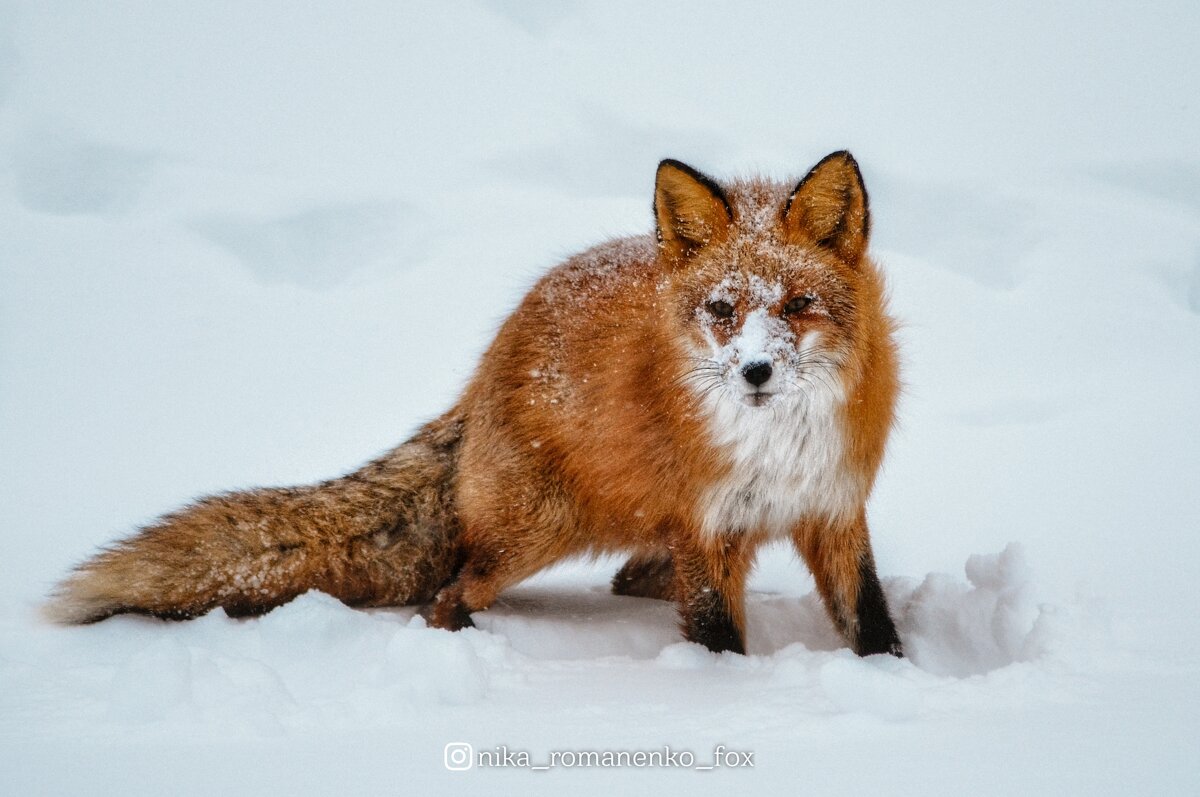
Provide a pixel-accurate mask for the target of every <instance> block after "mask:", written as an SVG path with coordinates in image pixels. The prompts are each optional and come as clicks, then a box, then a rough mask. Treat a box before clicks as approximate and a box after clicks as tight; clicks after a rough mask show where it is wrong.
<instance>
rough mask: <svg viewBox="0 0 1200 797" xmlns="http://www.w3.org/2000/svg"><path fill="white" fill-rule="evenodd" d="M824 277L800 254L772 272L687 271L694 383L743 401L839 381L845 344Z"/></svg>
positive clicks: (760, 403)
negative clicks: (689, 276)
mask: <svg viewBox="0 0 1200 797" xmlns="http://www.w3.org/2000/svg"><path fill="white" fill-rule="evenodd" d="M806 266H807V267H806ZM717 276H719V277H720V279H719V280H718V279H715V277H717ZM825 281H826V280H824V279H821V274H820V267H819V265H818V264H815V263H813V264H807V263H804V262H803V261H802V262H801V263H799V264H797V265H796V266H794V267H791V268H785V269H780V270H778V271H777V272H776V273H775V274H774V275H769V274H768V275H764V274H762V273H756V271H748V270H747V271H741V270H739V271H732V272H729V271H726V272H724V273H720V272H718V273H716V274H710V275H706V274H705V273H704V272H700V273H698V274H695V275H693V278H692V279H689V280H688V282H689V283H692V284H690V285H689V286H688V289H687V290H685V291H684V294H685V296H686V298H685V299H684V303H685V305H690V308H686V307H685V309H684V312H688V311H689V310H690V314H691V315H692V323H691V324H690V328H691V334H690V336H689V340H688V348H689V350H690V351H689V355H690V358H691V366H692V369H691V371H690V376H691V382H692V384H693V386H694V387H695V388H696V389H698V390H700V391H702V392H704V393H706V394H712V393H716V394H718V396H719V397H721V398H725V399H727V400H730V401H734V402H737V403H739V404H742V405H745V406H748V407H766V406H769V405H771V404H772V403H774V402H776V401H778V400H781V399H783V400H786V399H788V398H789V397H790V398H793V399H795V398H800V397H803V396H804V395H806V394H811V393H812V392H814V391H817V392H825V391H827V390H829V389H831V388H836V387H838V385H836V384H835V383H836V382H837V380H838V376H837V373H836V371H837V368H838V366H839V365H840V364H841V363H842V361H843V360H844V359H845V351H844V348H843V346H842V345H841V344H840V343H839V341H840V340H841V337H842V335H841V332H840V329H839V325H838V324H837V323H836V321H835V320H834V317H833V315H832V312H831V308H830V306H829V305H828V303H827V301H826V299H825V297H826V295H827V292H826V291H824V290H822V283H823V282H825ZM710 397H711V396H710Z"/></svg>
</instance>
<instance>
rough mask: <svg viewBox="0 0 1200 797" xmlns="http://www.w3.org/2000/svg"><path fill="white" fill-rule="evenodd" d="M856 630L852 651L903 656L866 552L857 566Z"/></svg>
mask: <svg viewBox="0 0 1200 797" xmlns="http://www.w3.org/2000/svg"><path fill="white" fill-rule="evenodd" d="M857 613H858V617H857V620H858V623H857V625H858V633H857V634H856V637H857V639H856V640H855V644H854V652H855V653H857V654H858V655H860V656H870V655H871V654H873V653H890V654H892V655H893V656H901V657H902V656H904V651H903V649H902V648H901V646H900V637H899V636H897V635H896V626H895V624H893V623H892V616H891V615H890V614H889V613H888V607H887V600H886V599H885V598H884V596H883V587H882V586H880V584H879V576H878V575H877V574H876V573H875V559H874V557H872V556H870V555H869V554H868V555H867V556H865V557H863V560H862V563H861V564H860V565H859V568H858V612H857Z"/></svg>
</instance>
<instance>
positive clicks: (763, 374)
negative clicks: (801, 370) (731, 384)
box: [742, 360, 772, 388]
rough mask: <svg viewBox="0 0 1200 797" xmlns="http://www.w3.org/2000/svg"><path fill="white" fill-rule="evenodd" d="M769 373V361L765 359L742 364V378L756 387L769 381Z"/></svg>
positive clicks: (770, 371)
mask: <svg viewBox="0 0 1200 797" xmlns="http://www.w3.org/2000/svg"><path fill="white" fill-rule="evenodd" d="M771 373H772V368H771V363H770V362H769V361H767V360H758V361H756V362H751V363H747V364H746V365H743V366H742V378H743V379H745V380H746V381H747V382H749V383H750V384H751V385H753V386H754V387H756V388H760V387H762V386H763V385H765V384H766V383H767V382H769V381H770V379H771Z"/></svg>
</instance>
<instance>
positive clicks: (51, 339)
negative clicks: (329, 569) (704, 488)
mask: <svg viewBox="0 0 1200 797" xmlns="http://www.w3.org/2000/svg"><path fill="white" fill-rule="evenodd" d="M902 5H903V4H886V3H877V4H875V5H866V4H855V3H850V4H827V6H828V7H827V8H822V9H805V8H800V7H799V4H787V3H781V4H779V5H767V4H742V5H738V6H731V5H729V4H722V5H717V4H712V5H702V4H696V3H672V4H642V3H615V2H612V0H597V1H596V2H586V3H578V4H567V3H558V2H552V1H547V2H516V1H515V0H514V2H500V1H499V0H497V1H495V2H483V1H482V0H480V1H479V2H473V3H455V4H436V5H435V4H429V5H418V4H401V3H390V2H381V3H367V2H359V3H353V4H344V3H320V4H318V3H307V2H306V3H285V2H278V3H266V2H256V3H252V4H245V3H237V2H229V3H193V4H184V3H152V2H142V3H117V2H110V3H103V4H100V3H65V2H48V3H24V4H22V3H16V4H10V3H6V4H3V5H0V484H2V485H3V487H2V488H0V534H2V535H3V541H4V547H3V556H2V557H0V576H2V577H0V687H2V688H0V782H2V783H3V784H4V786H3V787H2V789H3V791H4V793H5V794H22V795H24V794H66V793H86V794H163V793H172V794H198V795H207V794H214V793H227V794H306V793H338V794H343V793H346V794H349V793H370V794H406V793H413V794H425V793H439V792H447V793H449V792H452V791H455V792H457V791H465V790H471V791H477V790H486V791H491V792H500V793H522V794H523V793H530V792H534V791H545V792H549V793H559V792H570V793H582V794H590V793H608V792H609V791H610V790H611V789H614V788H616V789H620V790H622V791H626V790H629V791H634V792H637V791H647V790H650V789H656V790H670V791H684V790H686V791H688V792H692V793H708V792H717V791H722V792H725V791H728V790H730V789H743V788H750V789H754V790H761V789H763V788H767V787H769V788H770V789H771V790H772V791H776V792H783V791H785V790H786V791H787V792H791V793H813V794H824V793H848V792H858V791H862V790H863V789H867V788H874V789H876V790H878V791H884V792H898V793H913V792H922V793H954V794H964V793H965V794H974V793H988V794H1013V793H1045V794H1061V793H1113V794H1118V793H1119V794H1129V793H1153V794H1165V793H1177V794H1195V793H1196V792H1197V790H1200V752H1198V751H1200V719H1198V718H1197V714H1198V711H1200V685H1198V676H1200V642H1198V641H1197V640H1198V639H1200V618H1198V613H1197V612H1196V610H1195V609H1194V608H1193V605H1194V602H1195V601H1196V599H1197V593H1198V589H1197V586H1196V584H1197V573H1198V572H1200V541H1198V537H1197V535H1198V534H1200V490H1198V489H1197V484H1198V482H1200V454H1198V451H1200V99H1198V97H1200V94H1197V90H1196V87H1197V82H1198V80H1200V50H1198V49H1197V48H1196V45H1195V42H1196V38H1197V36H1198V35H1200V6H1198V5H1197V4H1195V3H1192V2H1178V3H1153V4H1144V3H1143V4H1119V3H1104V4H1083V3H1061V4H1046V3H1038V2H1020V1H1018V2H1009V3H1003V4H1000V3H996V4H989V5H986V6H985V5H983V4H980V6H979V7H973V6H974V5H975V4H963V3H959V2H931V3H927V4H925V7H924V8H922V9H920V10H913V9H911V8H902V7H901V6H902ZM841 148H849V149H851V150H852V151H853V152H854V153H855V154H856V156H857V157H858V159H859V161H860V163H861V164H862V166H863V169H864V172H865V175H866V179H867V185H868V188H869V189H870V191H871V195H872V199H873V209H874V215H875V220H876V235H875V238H874V250H875V252H876V254H877V256H878V259H879V260H880V261H881V262H882V263H883V264H884V266H885V267H886V269H887V271H888V273H889V275H890V278H891V282H892V286H893V305H894V309H895V311H896V313H897V314H898V315H899V316H900V317H901V318H902V319H903V320H904V322H905V328H904V332H903V341H904V355H905V363H906V368H905V377H906V383H907V390H906V394H905V398H904V403H903V407H902V426H901V429H900V430H899V432H898V434H897V435H896V437H895V438H894V441H893V445H892V447H891V449H890V452H889V457H888V461H887V464H886V468H885V471H884V473H883V475H882V477H881V480H880V482H879V486H878V489H877V492H876V496H875V498H874V500H873V502H872V505H871V517H872V523H873V534H874V541H875V546H876V558H877V560H878V565H879V570H880V574H881V576H882V577H883V579H884V582H885V587H886V589H887V592H888V595H889V599H890V601H891V604H892V606H893V608H894V610H895V613H896V615H897V618H898V622H899V626H900V632H901V636H902V638H903V639H904V643H905V646H906V650H907V652H908V653H909V658H908V659H906V660H903V661H899V660H895V659H891V658H886V657H875V658H872V659H870V660H861V659H857V658H855V657H854V656H853V655H851V654H850V653H849V651H847V650H846V649H844V648H842V647H840V644H839V641H838V639H837V637H836V636H835V634H834V632H833V630H832V628H831V627H830V625H829V623H828V621H827V620H826V618H825V615H824V613H823V611H822V609H821V607H820V605H819V603H818V601H817V599H816V597H815V595H814V593H813V591H812V590H813V584H812V580H811V578H810V577H809V576H808V574H807V573H806V572H805V570H804V568H803V566H802V565H800V564H799V563H798V562H797V561H796V560H795V559H794V557H793V556H792V555H791V553H790V552H789V551H788V550H786V549H784V548H782V547H781V548H779V549H773V550H771V551H769V552H768V553H767V554H766V555H765V556H764V557H763V558H762V561H761V563H760V566H759V569H758V570H757V572H756V573H755V576H754V578H753V581H752V584H751V587H752V589H753V595H752V596H751V601H750V607H749V625H750V628H749V647H750V655H748V656H745V657H740V656H733V655H714V654H711V653H708V652H707V651H705V650H703V649H700V648H698V647H696V646H694V645H690V644H687V643H684V642H682V641H681V640H680V638H679V637H678V634H677V631H676V629H675V618H674V614H673V610H672V608H671V607H670V606H669V605H668V604H665V603H660V602H655V601H647V600H641V599H634V598H621V597H615V596H612V595H610V594H608V592H607V580H608V578H609V577H610V576H611V574H612V572H613V571H614V569H615V568H616V567H617V565H618V563H617V562H613V561H606V562H598V563H594V562H574V563H568V564H566V565H564V566H562V567H559V568H556V569H555V570H553V571H550V572H547V573H545V574H542V575H541V576H539V577H537V578H535V579H534V580H532V581H531V582H528V583H527V584H526V585H523V586H521V587H519V588H517V589H514V590H511V591H510V592H508V593H506V594H505V595H504V596H503V599H502V600H501V602H500V604H499V605H498V606H496V607H495V608H494V609H492V610H491V611H489V612H487V613H484V614H481V615H479V616H478V623H479V628H478V629H475V630H468V631H465V632H462V633H459V634H449V633H445V632H441V631H437V630H433V629H427V628H425V627H424V624H423V622H422V621H421V620H420V618H419V617H416V616H415V614H414V611H413V610H412V609H398V610H377V611H370V612H364V611H355V610H351V609H348V608H345V607H343V606H342V605H341V604H339V603H337V602H336V601H334V600H332V599H330V598H327V597H325V596H322V595H318V594H310V595H307V596H304V597H302V598H300V599H298V600H296V601H295V602H294V603H292V604H290V605H288V606H286V607H284V608H282V609H279V610H277V611H276V612H274V613H272V614H269V615H267V616H265V617H262V618H260V619H252V620H241V621H234V620H230V619H228V618H226V617H224V616H223V615H220V614H219V613H218V614H213V615H209V616H207V617H205V618H202V619H200V620H197V621H195V622H192V623H184V624H168V623H161V622H157V621H151V620H145V619H137V618H118V619H114V620H111V621H107V622H105V623H102V624H99V625H96V626H92V627H87V628H74V629H63V628H57V627H51V626H48V625H46V624H45V623H44V622H43V621H42V620H40V619H39V617H38V614H37V608H38V605H39V603H40V601H41V600H42V598H43V596H44V594H45V592H46V590H47V589H48V588H49V587H50V586H51V585H52V584H53V582H54V581H56V580H57V579H58V578H59V577H61V576H62V575H63V574H64V573H65V571H66V570H67V569H68V567H69V566H70V565H71V564H73V563H75V562H77V561H78V560H80V559H81V558H83V557H84V556H86V555H87V554H88V553H89V552H90V551H91V550H93V548H94V547H95V546H97V545H99V544H101V543H104V542H106V541H109V540H111V539H113V538H115V537H117V536H119V535H122V534H125V533H128V532H129V531H131V530H132V529H134V528H135V527H136V526H137V525H139V524H140V523H143V522H145V521H147V520H149V519H150V518H152V517H154V516H155V515H157V514H158V513H160V512H162V511H164V510H167V509H169V508H172V507H174V506H176V505H178V504H180V503H182V502H183V501H185V500H187V499H189V498H191V497H194V496H196V495H199V494H202V493H205V492H211V491H215V490H220V489H226V488H231V487H237V486H248V485H256V484H281V483H292V482H303V481H309V480H313V479H317V478H321V477H325V476H329V475H333V474H336V473H339V472H341V471H344V470H346V469H348V468H350V467H352V466H354V465H355V464H357V463H358V462H360V461H363V460H365V459H367V458H368V457H369V456H371V455H373V454H374V453H376V452H378V451H380V450H382V449H384V448H387V447H389V446H390V445H392V444H393V443H394V442H396V441H398V440H400V439H402V438H403V437H404V436H406V434H407V433H408V432H409V431H411V430H412V429H413V428H414V427H415V426H416V425H417V424H418V423H420V422H421V421H422V420H424V419H426V418H429V417H432V416H433V415H436V414H437V413H438V412H439V411H440V410H442V409H443V408H445V407H446V406H447V405H448V404H449V403H450V402H451V401H452V400H453V397H454V395H455V393H456V391H457V390H458V389H459V387H460V386H461V385H462V384H463V382H464V381H465V380H466V378H467V376H468V375H469V373H470V371H471V368H472V366H473V363H474V361H475V358H476V357H477V356H478V354H479V352H480V351H481V350H482V348H483V347H484V346H485V345H486V344H487V342H488V341H489V339H490V337H491V335H492V333H493V331H494V330H495V328H496V326H497V325H498V323H499V322H500V320H501V319H503V317H504V315H505V314H506V312H507V311H508V310H509V309H511V308H512V307H513V306H514V304H515V303H516V302H517V301H518V299H519V298H520V296H521V294H522V292H523V291H524V290H525V289H526V288H527V287H528V286H529V285H530V284H531V283H532V281H533V280H534V279H535V278H536V276H537V275H538V274H539V273H540V272H541V271H543V270H544V269H546V268H548V267H549V266H551V265H553V264H554V263H555V262H557V261H558V260H560V259H561V258H562V257H563V256H565V255H568V254H570V253H572V252H574V251H577V250H579V249H581V248H583V247H585V246H588V245H590V244H592V243H595V242H597V241H599V240H601V239H603V238H604V237H606V236H610V235H619V234H627V233H637V232H645V231H647V230H648V229H649V225H650V214H649V201H650V188H651V184H652V178H653V171H654V167H655V165H656V163H657V161H658V160H659V159H660V158H662V157H667V156H670V157H675V158H680V159H682V160H685V161H687V162H690V163H692V164H693V165H695V166H697V167H699V168H702V169H705V170H707V171H709V172H711V173H713V174H715V175H718V176H721V175H731V174H735V173H745V172H749V171H761V172H763V173H768V174H771V175H777V176H784V175H793V176H798V175H799V174H802V173H803V172H804V171H805V170H806V169H807V168H808V167H809V166H810V165H811V164H812V163H814V162H815V161H816V160H817V159H818V158H820V157H821V156H822V155H824V154H825V153H827V152H829V151H831V150H835V149H841ZM453 743H467V744H471V745H473V746H474V749H475V752H476V753H477V754H478V753H480V752H483V751H491V752H493V753H496V752H497V751H498V750H499V752H500V753H501V754H502V753H503V748H506V749H507V751H508V753H509V754H510V758H509V761H510V762H514V763H515V762H519V761H520V757H519V755H518V753H519V752H521V751H526V752H528V754H529V756H530V759H531V763H533V764H543V763H547V762H549V761H550V760H551V756H552V754H554V753H555V752H556V751H557V752H560V753H561V752H564V751H568V752H569V751H583V750H594V751H600V752H602V751H606V750H611V751H614V752H615V751H637V750H642V751H657V752H658V753H659V754H660V756H661V755H662V754H663V751H664V750H665V749H666V748H669V749H670V750H672V751H673V752H674V753H675V754H676V757H675V758H674V760H675V761H676V762H686V761H687V758H686V757H682V759H681V757H680V756H679V753H680V752H681V751H686V752H688V753H690V754H691V755H693V756H694V759H695V760H694V763H695V764H697V765H703V764H708V763H711V762H712V761H713V755H714V753H713V751H714V750H715V749H716V748H717V746H718V745H724V746H725V749H727V750H730V751H738V752H751V753H753V764H754V766H753V767H746V766H743V767H741V768H738V767H733V766H731V765H730V759H729V758H728V757H726V758H723V759H722V766H720V767H718V768H717V770H715V771H692V770H690V769H689V770H688V771H683V770H684V769H687V768H686V767H684V766H679V767H674V768H671V767H659V768H649V767H642V768H635V767H629V768H625V769H604V768H581V767H578V766H576V767H570V766H567V763H568V762H569V760H570V758H569V756H559V757H558V758H557V759H556V762H557V763H558V764H559V766H557V767H556V768H554V769H553V770H551V771H518V769H517V768H514V767H508V768H505V769H503V770H500V771H497V769H496V768H488V767H483V766H479V765H477V766H475V767H474V768H473V769H472V770H470V771H465V772H459V771H450V770H448V769H447V767H446V766H445V759H444V756H445V755H446V754H447V750H446V746H447V745H448V744H453ZM453 751H454V749H453V748H451V753H453ZM734 760H735V761H736V762H738V763H744V759H742V758H741V757H737V758H735V759H734Z"/></svg>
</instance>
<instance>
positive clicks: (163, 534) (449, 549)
mask: <svg viewBox="0 0 1200 797" xmlns="http://www.w3.org/2000/svg"><path fill="white" fill-rule="evenodd" d="M461 436H462V420H461V418H460V417H458V416H457V415H456V413H455V412H453V411H452V412H451V413H448V414H447V415H445V416H443V417H442V418H439V419H438V420H436V421H433V422H431V423H429V424H428V425H426V426H425V427H423V428H422V429H421V430H420V431H419V432H418V433H417V434H416V435H415V436H414V437H413V438H412V439H411V440H409V441H407V442H405V443H403V444H401V445H400V446H398V447H397V448H395V449H393V450H392V451H389V452H388V453H387V454H384V455H383V456H382V457H380V458H378V459H376V460H374V461H372V462H369V463H367V464H366V465H364V466H363V467H362V468H360V469H359V470H357V471H355V472H353V473H350V474H348V475H346V476H342V477H340V478H337V479H331V480H329V481H325V482H321V483H320V484H315V485H310V486H305V487H288V488H270V489H258V490H249V491H246V492H234V493H226V494H222V495H215V496H211V497H208V498H203V499H201V500H199V501H197V502H196V503H194V504H192V505H190V506H187V507H184V508H183V509H180V510H178V511H176V512H173V513H171V514H169V515H165V516H164V517H162V518H160V519H159V520H158V521H156V522H155V523H153V524H151V525H150V526H147V527H145V528H143V529H142V530H140V531H139V532H138V533H137V534H135V535H134V536H132V537H129V538H127V539H124V540H121V541H119V542H116V543H114V544H113V545H111V546H109V547H108V548H106V549H105V550H103V551H102V552H100V553H99V554H97V555H96V556H94V557H93V558H91V559H89V560H88V561H86V562H84V563H83V564H81V565H80V566H79V567H77V568H76V569H75V571H74V572H73V573H72V574H71V575H70V576H68V577H67V578H66V579H65V580H64V581H63V582H62V583H61V584H59V585H58V587H57V589H56V590H55V592H54V593H53V595H52V597H51V600H50V602H49V603H48V604H47V606H46V614H47V615H48V616H49V617H50V618H51V619H53V620H56V621H58V622H60V623H90V622H95V621H97V620H103V619H104V618H106V617H110V616H112V615H114V614H123V613H136V614H149V615H154V616H157V617H164V618H171V619H181V620H182V619H187V618H190V617H196V616H198V615H201V614H204V613H205V612H207V611H209V610H210V609H215V608H217V607H218V606H220V607H222V608H224V609H225V611H226V612H228V613H229V614H230V615H250V614H261V613H262V612H266V611H269V610H271V609H273V608H274V607H276V606H279V605H280V604H283V603H286V602H288V601H289V600H291V599H292V598H294V597H296V596H297V595H300V594H301V593H303V592H305V591H307V590H310V589H318V590H321V591H323V592H326V593H328V594H330V595H333V596H334V597H336V598H339V599H341V600H342V601H344V602H345V603H347V604H350V605H352V606H394V605H402V604H408V603H421V602H426V601H428V600H430V599H431V598H432V597H433V595H434V593H435V592H436V591H437V589H438V588H439V587H440V586H441V585H442V584H443V583H445V582H446V581H447V579H449V578H450V576H451V575H453V571H454V569H455V567H456V564H457V563H456V559H457V537H458V530H459V524H458V518H457V514H456V512H455V509H454V497H453V495H452V490H453V482H454V474H455V470H456V467H457V462H458V447H459V441H460V439H461Z"/></svg>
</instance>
